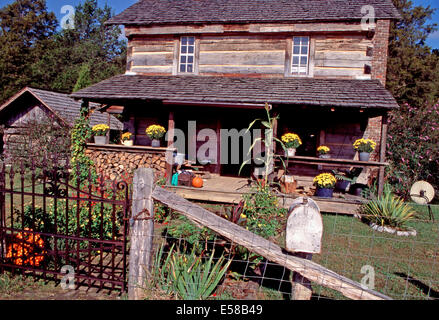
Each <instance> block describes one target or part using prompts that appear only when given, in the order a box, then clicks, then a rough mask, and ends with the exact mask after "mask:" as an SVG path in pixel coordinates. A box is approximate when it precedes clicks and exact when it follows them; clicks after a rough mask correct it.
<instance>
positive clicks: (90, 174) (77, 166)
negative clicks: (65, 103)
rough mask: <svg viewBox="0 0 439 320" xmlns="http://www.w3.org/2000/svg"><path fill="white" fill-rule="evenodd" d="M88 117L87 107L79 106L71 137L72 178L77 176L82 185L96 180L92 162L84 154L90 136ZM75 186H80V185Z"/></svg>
mask: <svg viewBox="0 0 439 320" xmlns="http://www.w3.org/2000/svg"><path fill="white" fill-rule="evenodd" d="M89 117H90V113H89V110H88V108H86V107H85V106H81V109H80V116H79V118H78V119H76V120H75V125H74V127H73V130H72V138H71V142H72V145H71V156H72V159H71V165H72V169H73V170H72V179H73V181H75V182H76V181H77V178H79V181H80V184H81V185H84V184H86V183H87V182H89V181H90V182H91V183H95V182H96V181H97V173H96V169H95V168H94V163H93V161H92V160H91V159H90V158H89V157H88V156H87V155H86V154H85V151H86V149H87V142H88V140H89V139H90V138H91V136H92V130H91V128H90V119H89ZM77 187H78V188H80V187H81V186H77Z"/></svg>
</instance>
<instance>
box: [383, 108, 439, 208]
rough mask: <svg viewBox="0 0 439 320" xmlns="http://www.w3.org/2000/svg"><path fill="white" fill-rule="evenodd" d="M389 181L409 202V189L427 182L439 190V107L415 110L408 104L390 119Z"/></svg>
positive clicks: (395, 112)
mask: <svg viewBox="0 0 439 320" xmlns="http://www.w3.org/2000/svg"><path fill="white" fill-rule="evenodd" d="M387 150H388V152H387V158H388V159H389V160H390V162H391V166H390V167H389V168H388V170H387V178H388V181H389V182H390V183H391V184H392V185H393V187H394V188H395V192H396V193H397V194H398V195H400V196H402V197H403V198H404V199H408V198H409V196H410V194H409V191H410V187H411V186H412V185H413V183H414V182H416V181H418V180H425V181H428V182H430V183H431V184H433V186H434V187H435V188H438V187H439V104H435V105H433V106H424V107H421V108H413V107H411V106H409V105H407V104H405V105H403V106H401V109H400V110H397V111H394V112H393V113H392V114H391V116H390V118H389V134H388V148H387Z"/></svg>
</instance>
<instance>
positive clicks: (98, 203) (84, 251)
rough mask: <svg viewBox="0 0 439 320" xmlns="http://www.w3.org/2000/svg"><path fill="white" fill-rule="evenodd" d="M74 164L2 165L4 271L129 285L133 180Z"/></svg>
mask: <svg viewBox="0 0 439 320" xmlns="http://www.w3.org/2000/svg"><path fill="white" fill-rule="evenodd" d="M73 169H76V170H78V171H79V166H78V167H75V168H71V167H70V165H69V163H68V162H67V163H64V164H62V165H60V164H53V163H51V164H50V165H47V164H46V165H44V166H43V167H42V168H36V167H35V166H31V167H30V168H29V167H25V166H24V165H20V166H11V167H6V166H5V165H4V164H3V165H1V167H0V213H1V218H0V272H1V273H3V272H5V271H10V272H12V273H13V274H18V273H20V274H23V275H33V276H34V277H38V278H42V279H48V278H50V279H55V280H58V281H59V280H61V281H64V282H61V283H62V284H63V283H64V284H69V285H71V284H72V283H74V285H75V287H79V286H83V285H85V286H88V287H97V288H100V289H103V288H105V289H110V290H115V289H120V290H122V291H125V289H126V278H127V274H126V270H127V258H126V257H127V235H128V225H129V224H128V217H129V214H128V213H129V203H130V202H129V188H128V185H127V183H126V182H124V181H121V182H111V181H106V180H105V178H104V177H102V176H101V177H96V178H95V177H94V175H93V174H92V172H90V174H89V175H88V178H87V179H85V181H84V179H81V178H80V177H79V176H76V175H74V170H73ZM73 279H74V280H75V281H74V282H73V281H72V280H73Z"/></svg>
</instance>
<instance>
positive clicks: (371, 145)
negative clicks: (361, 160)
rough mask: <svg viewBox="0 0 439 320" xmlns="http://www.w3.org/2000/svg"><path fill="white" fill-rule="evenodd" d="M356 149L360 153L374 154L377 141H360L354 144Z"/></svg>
mask: <svg viewBox="0 0 439 320" xmlns="http://www.w3.org/2000/svg"><path fill="white" fill-rule="evenodd" d="M353 146H354V149H355V150H357V151H358V152H369V153H370V152H372V151H373V150H375V148H376V143H375V141H373V140H371V139H358V140H356V141H355V142H354V145H353Z"/></svg>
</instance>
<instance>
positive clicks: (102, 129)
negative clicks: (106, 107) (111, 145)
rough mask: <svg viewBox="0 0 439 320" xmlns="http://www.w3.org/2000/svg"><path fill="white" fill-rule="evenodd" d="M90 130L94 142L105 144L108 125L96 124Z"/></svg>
mask: <svg viewBox="0 0 439 320" xmlns="http://www.w3.org/2000/svg"><path fill="white" fill-rule="evenodd" d="M91 130H92V132H93V133H94V140H95V143H96V144H107V143H108V138H107V132H108V131H109V130H110V127H109V126H107V125H106V124H103V123H101V124H97V125H95V126H93V128H91Z"/></svg>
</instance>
